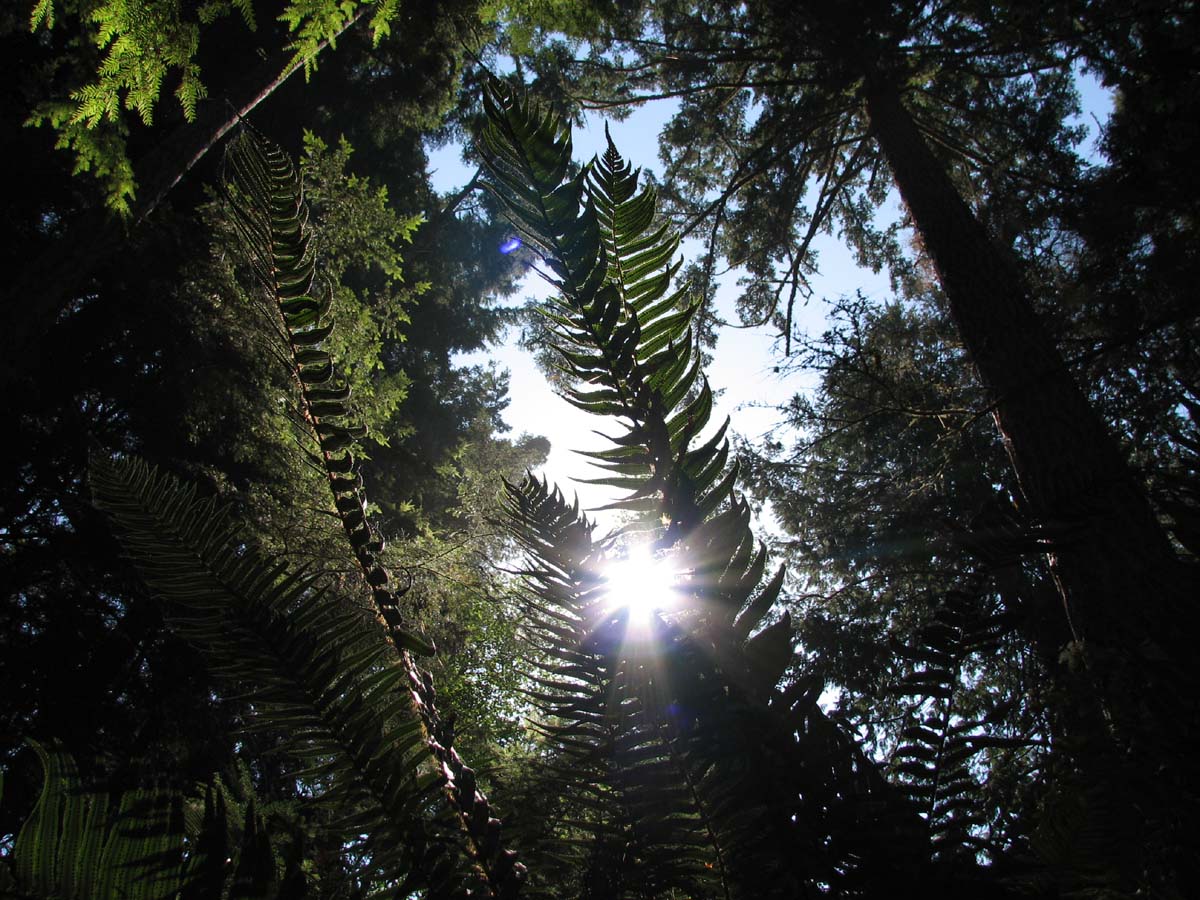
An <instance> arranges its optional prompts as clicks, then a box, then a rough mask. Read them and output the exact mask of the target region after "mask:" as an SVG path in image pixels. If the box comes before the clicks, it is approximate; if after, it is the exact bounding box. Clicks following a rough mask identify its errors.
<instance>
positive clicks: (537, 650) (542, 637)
mask: <svg viewBox="0 0 1200 900" xmlns="http://www.w3.org/2000/svg"><path fill="white" fill-rule="evenodd" d="M507 508H508V513H509V517H510V519H511V521H512V523H513V532H514V535H515V536H516V537H517V540H518V541H519V543H521V544H522V545H523V546H524V547H525V549H526V550H527V552H528V557H527V558H528V562H529V567H528V568H527V569H526V570H525V571H524V574H525V576H526V578H527V580H528V582H529V585H530V590H531V595H532V596H530V597H529V598H528V599H527V604H526V613H527V626H526V627H527V629H528V631H529V633H530V644H531V648H532V651H533V656H534V659H535V663H534V667H535V671H534V674H533V676H532V678H531V686H530V688H529V689H528V690H527V695H528V696H529V698H530V700H531V701H532V702H533V703H534V705H535V706H536V707H537V709H538V710H539V713H540V715H539V718H538V721H537V723H536V725H535V728H536V730H537V731H538V732H539V733H540V734H541V735H542V736H543V737H544V738H546V740H547V741H548V742H549V744H550V745H551V747H552V748H553V753H552V755H551V756H550V757H549V759H548V760H547V761H545V762H544V763H543V766H544V769H545V772H546V776H547V781H548V782H549V783H550V784H552V785H554V786H555V787H556V789H557V791H558V792H559V794H560V795H561V796H562V797H563V798H564V799H566V800H567V801H568V805H569V806H570V807H571V808H573V809H574V810H575V813H574V815H573V817H572V818H570V819H569V820H567V821H563V822H561V823H559V827H558V828H557V830H556V831H557V834H556V839H554V840H551V841H550V842H549V843H551V844H552V845H553V846H552V847H549V848H542V851H543V854H544V855H545V856H550V855H556V856H557V857H558V858H559V859H570V860H571V861H572V863H573V865H574V868H575V869H576V870H577V871H578V872H580V873H581V874H580V876H579V877H580V880H581V882H583V885H582V889H586V891H588V892H589V893H588V894H587V895H589V896H624V895H627V894H638V895H643V896H657V895H660V894H663V893H665V892H667V891H670V890H672V889H677V890H682V891H686V892H687V894H688V895H689V896H714V897H729V896H731V894H730V891H731V890H732V886H731V884H730V881H729V879H730V873H729V871H728V869H729V861H728V858H727V857H728V849H727V847H726V846H725V844H724V842H723V838H724V836H723V835H722V834H721V831H720V828H719V827H718V825H717V824H716V820H717V819H719V818H720V816H719V812H718V810H716V809H715V804H714V802H713V798H712V797H710V796H709V795H708V791H707V785H705V786H702V785H701V784H700V782H702V781H703V778H704V776H703V772H702V771H701V770H700V769H701V767H700V765H699V764H698V763H697V761H696V760H695V759H694V758H693V757H694V756H695V754H693V753H692V752H691V751H690V749H689V748H688V747H687V746H686V740H685V739H684V737H683V732H684V730H685V729H684V728H683V727H682V723H683V720H684V718H686V719H687V729H686V730H694V729H695V723H696V720H697V718H698V717H697V716H696V715H695V712H694V711H693V707H694V706H696V705H697V700H696V698H694V697H692V698H690V699H689V700H688V702H687V710H688V711H687V712H685V708H684V706H682V705H680V703H679V702H676V700H675V699H673V698H674V697H675V696H676V695H675V694H674V693H672V696H671V697H667V696H665V692H668V691H675V692H677V691H678V690H679V688H680V687H681V686H682V685H683V684H684V683H685V682H687V681H694V678H693V673H694V668H695V667H694V666H693V667H684V668H685V669H687V672H686V676H685V677H681V675H684V673H683V672H682V671H681V672H674V671H671V670H672V669H674V668H679V667H678V666H677V665H676V666H673V665H672V652H671V651H670V650H667V649H666V648H668V647H669V646H670V645H671V643H672V641H673V640H676V641H680V642H684V641H685V639H684V636H683V635H682V634H681V633H678V632H677V631H675V630H673V629H671V628H669V626H667V625H666V623H663V622H661V621H658V622H656V623H655V624H653V625H652V626H651V630H650V631H647V632H645V633H638V632H636V631H631V630H630V629H629V627H628V610H627V609H620V608H614V607H613V605H612V598H611V597H610V596H609V593H608V586H607V584H606V583H605V580H604V577H603V574H602V571H603V564H604V562H605V558H604V554H603V550H602V547H601V545H599V544H597V543H595V542H593V540H592V527H591V525H590V523H589V522H588V521H587V519H586V518H585V517H583V516H581V515H580V513H579V509H578V506H568V505H567V504H566V502H565V501H564V499H563V497H562V494H561V492H559V491H558V490H551V489H550V488H549V486H548V485H547V484H546V483H545V482H544V481H539V480H537V479H536V478H533V477H532V476H529V477H527V478H526V479H525V481H524V482H523V483H522V484H521V485H519V486H516V485H511V484H510V485H508V504H507ZM675 655H676V656H678V655H679V654H678V653H676V654H675ZM712 684H713V686H714V687H718V683H717V681H716V680H713V681H712ZM710 701H711V698H707V699H706V704H708V703H709V702H710ZM670 709H675V710H676V711H677V712H676V714H675V715H674V716H672V715H671V714H670V713H669V712H668V713H666V714H665V715H664V711H667V710H670ZM580 834H585V835H588V836H589V837H590V842H589V843H587V844H586V845H582V846H581V845H580V843H579V840H578V836H579V835H580ZM533 887H534V888H536V887H537V882H536V881H535V882H534V885H533Z"/></svg>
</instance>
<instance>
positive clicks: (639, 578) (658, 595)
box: [605, 544, 678, 627]
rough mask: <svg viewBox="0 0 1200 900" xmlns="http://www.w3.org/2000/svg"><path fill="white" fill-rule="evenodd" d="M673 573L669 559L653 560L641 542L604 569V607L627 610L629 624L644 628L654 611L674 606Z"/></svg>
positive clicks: (674, 576) (675, 597)
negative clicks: (606, 583)
mask: <svg viewBox="0 0 1200 900" xmlns="http://www.w3.org/2000/svg"><path fill="white" fill-rule="evenodd" d="M677 576H678V573H677V572H675V570H674V569H673V568H672V567H671V564H670V561H669V560H666V559H656V558H655V557H654V556H653V555H652V554H651V553H650V550H649V548H648V547H646V546H645V545H644V544H635V545H634V546H632V547H630V548H629V549H628V550H627V551H626V554H625V557H624V558H622V559H618V560H614V561H613V562H612V563H610V564H609V566H608V568H607V569H606V570H605V578H606V580H607V582H608V590H607V591H606V597H607V602H608V608H609V609H610V610H617V609H621V608H626V609H628V610H629V624H630V625H633V626H639V627H645V626H647V625H649V624H650V621H651V619H652V618H653V616H654V613H655V612H656V611H660V610H666V609H670V608H671V607H672V606H674V605H675V603H676V600H677V593H676V590H675V581H676V578H677Z"/></svg>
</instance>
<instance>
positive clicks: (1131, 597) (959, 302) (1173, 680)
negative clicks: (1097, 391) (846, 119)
mask: <svg viewBox="0 0 1200 900" xmlns="http://www.w3.org/2000/svg"><path fill="white" fill-rule="evenodd" d="M863 98H864V100H865V103H866V110H867V115H868V117H869V119H870V123H871V130H872V133H873V135H874V137H875V139H876V141H877V142H878V144H879V146H880V148H881V150H882V151H883V153H884V155H885V156H886V158H887V160H888V163H889V165H890V166H891V169H892V174H893V176H894V178H895V182H896V185H897V187H898V188H899V190H900V194H901V196H902V197H903V198H904V202H905V204H906V205H907V207H908V210H909V212H910V214H911V216H912V220H913V224H914V225H915V227H916V229H917V231H918V232H919V233H920V236H921V239H922V242H923V244H924V247H925V250H926V252H927V253H928V254H929V256H930V258H931V260H932V262H933V264H934V267H935V268H936V270H937V273H938V277H939V279H940V281H941V285H942V289H943V291H944V292H945V294H946V297H947V300H948V301H949V304H950V311H951V315H952V317H953V319H954V321H955V323H956V325H957V328H958V331H959V334H960V336H961V338H962V341H963V344H964V345H965V346H966V349H967V351H968V353H969V354H970V357H971V359H972V360H973V362H974V364H975V366H976V368H977V369H978V371H979V375H980V377H981V379H982V381H983V384H984V385H985V387H986V389H987V391H988V395H989V398H990V400H991V401H992V403H993V417H994V419H995V422H996V426H997V428H998V429H999V432H1000V436H1001V438H1002V440H1003V442H1004V447H1005V450H1006V451H1007V454H1008V457H1009V459H1010V461H1011V463H1012V466H1013V469H1014V471H1015V473H1016V476H1017V480H1018V483H1019V486H1020V491H1021V494H1022V495H1023V497H1022V499H1023V502H1024V505H1025V513H1026V515H1027V516H1028V518H1029V519H1031V520H1032V521H1033V522H1034V523H1036V524H1037V525H1039V526H1040V527H1041V528H1042V529H1043V530H1044V533H1045V534H1046V536H1047V539H1048V541H1047V543H1048V547H1047V555H1048V558H1049V564H1050V570H1051V572H1052V574H1053V577H1054V580H1055V582H1056V583H1057V586H1058V590H1059V594H1060V595H1061V597H1062V600H1063V604H1064V608H1065V611H1066V615H1067V619H1068V623H1069V626H1070V632H1071V634H1072V635H1073V637H1074V639H1075V649H1076V651H1078V652H1073V653H1071V654H1070V659H1071V660H1072V661H1073V662H1074V663H1075V664H1077V665H1078V666H1079V668H1078V669H1077V670H1076V671H1075V672H1074V674H1071V673H1069V672H1065V671H1064V672H1061V673H1060V674H1059V677H1060V679H1062V684H1064V685H1074V688H1073V689H1068V692H1067V695H1066V696H1064V697H1063V699H1062V702H1060V704H1059V706H1060V707H1061V709H1060V710H1059V713H1060V716H1061V718H1062V719H1063V721H1064V723H1065V724H1066V727H1067V730H1068V734H1069V737H1068V744H1069V745H1073V746H1074V750H1073V755H1074V756H1075V758H1076V761H1077V763H1078V764H1079V765H1080V772H1081V775H1082V777H1083V780H1084V784H1085V785H1088V786H1089V789H1092V790H1096V791H1098V792H1099V793H1100V794H1101V795H1103V796H1106V798H1107V800H1108V801H1109V804H1108V806H1107V807H1106V808H1105V809H1104V811H1102V812H1101V811H1096V812H1094V813H1093V815H1098V816H1099V817H1100V818H1101V819H1103V820H1105V824H1104V825H1103V826H1102V827H1103V828H1104V829H1105V830H1106V831H1108V832H1109V833H1111V834H1114V835H1117V834H1120V835H1129V836H1131V837H1130V839H1127V840H1123V841H1117V842H1116V843H1117V844H1125V845H1129V844H1132V845H1133V846H1123V847H1122V848H1121V850H1120V851H1114V852H1113V857H1114V858H1112V859H1111V860H1109V861H1108V864H1109V865H1110V866H1111V867H1112V871H1114V872H1117V873H1119V874H1118V875H1117V876H1116V877H1117V878H1118V880H1119V882H1121V883H1122V886H1123V887H1124V888H1125V889H1127V890H1133V889H1135V888H1136V887H1137V886H1138V885H1139V884H1140V885H1142V886H1144V885H1145V884H1147V883H1150V884H1155V885H1157V886H1159V887H1161V886H1163V885H1171V884H1172V883H1174V889H1176V890H1178V889H1179V888H1180V887H1181V885H1182V882H1183V881H1184V880H1186V879H1187V876H1186V875H1185V874H1183V873H1186V872H1187V871H1188V869H1189V867H1191V866H1192V863H1190V862H1188V861H1185V860H1182V859H1181V858H1180V857H1179V855H1178V850H1179V848H1181V847H1183V846H1184V845H1185V841H1184V840H1183V839H1182V837H1181V830H1180V825H1179V823H1180V822H1182V821H1187V820H1188V818H1189V816H1191V815H1192V814H1194V813H1196V812H1197V809H1196V807H1197V803H1196V799H1197V793H1198V792H1197V790H1196V783H1195V778H1194V777H1193V776H1192V774H1191V771H1192V767H1193V766H1194V762H1193V761H1192V760H1191V754H1192V751H1193V750H1194V749H1195V748H1196V747H1197V744H1198V743H1200V734H1198V729H1197V727H1196V717H1197V703H1196V696H1197V692H1196V688H1197V687H1198V685H1200V679H1197V677H1196V671H1197V666H1196V663H1195V662H1194V659H1195V650H1194V646H1193V645H1194V642H1195V634H1194V628H1193V626H1194V623H1195V622H1196V619H1197V615H1196V611H1195V608H1196V603H1197V598H1198V597H1200V582H1198V580H1197V577H1196V573H1195V571H1194V570H1193V569H1191V568H1190V567H1187V566H1185V565H1184V564H1183V563H1181V562H1180V561H1179V559H1178V558H1177V557H1176V555H1175V553H1174V550H1173V548H1172V546H1171V544H1170V542H1169V539H1168V538H1167V535H1166V532H1165V531H1164V529H1163V528H1162V527H1161V526H1160V524H1159V522H1158V521H1157V519H1156V517H1155V515H1154V511H1153V509H1152V508H1151V506H1150V502H1149V500H1148V498H1147V496H1146V494H1145V492H1144V490H1143V488H1142V486H1141V485H1140V484H1139V483H1138V480H1137V478H1136V476H1135V475H1134V474H1133V472H1132V470H1131V469H1130V468H1129V466H1128V465H1127V464H1126V462H1125V460H1124V458H1123V457H1122V455H1121V453H1120V451H1119V449H1118V446H1117V443H1116V441H1115V440H1114V438H1113V436H1112V435H1110V434H1109V432H1108V429H1107V428H1106V427H1105V425H1104V423H1103V422H1102V421H1101V419H1100V417H1099V416H1098V415H1097V413H1096V411H1095V410H1094V409H1093V408H1092V406H1091V404H1090V403H1089V402H1088V399H1087V397H1086V396H1085V394H1084V393H1083V391H1082V390H1081V389H1080V388H1079V386H1078V385H1077V384H1076V383H1075V380H1074V378H1073V377H1072V376H1071V373H1070V372H1069V371H1068V369H1067V367H1066V364H1065V363H1064V361H1063V359H1062V356H1061V355H1060V354H1059V352H1058V349H1057V348H1056V347H1055V345H1054V343H1053V341H1052V340H1051V339H1050V336H1049V335H1048V333H1047V331H1046V329H1045V327H1044V326H1043V325H1042V322H1041V321H1040V320H1039V318H1038V315H1037V313H1036V311H1035V310H1034V306H1033V303H1032V300H1031V294H1030V290H1029V288H1028V286H1027V285H1026V284H1025V282H1024V279H1023V278H1022V277H1021V275H1020V272H1019V270H1018V269H1017V266H1016V261H1015V259H1013V257H1012V256H1011V255H1010V253H1009V252H1008V251H1007V250H1006V249H1005V248H1002V247H1000V246H999V245H997V244H995V243H993V241H992V240H991V239H990V237H989V235H988V234H987V231H986V229H985V228H984V227H983V225H982V224H981V223H980V222H979V221H978V219H976V218H975V216H974V215H973V214H972V212H971V210H970V209H969V208H968V206H967V205H966V203H965V202H964V201H963V199H962V197H961V195H960V194H959V193H958V191H957V190H956V189H955V187H954V185H953V183H952V182H951V181H950V179H949V177H948V176H947V174H946V171H945V169H944V168H943V167H942V165H941V164H940V163H939V162H938V160H937V158H936V157H935V156H934V155H933V153H932V152H931V151H930V149H929V146H928V144H926V142H925V140H924V138H923V137H922V136H921V134H920V131H919V130H918V128H917V126H916V123H915V122H914V121H913V118H912V116H911V115H910V114H909V112H908V111H907V110H906V109H905V108H904V106H903V104H902V102H901V100H900V96H899V93H898V91H897V89H896V87H895V85H894V82H892V81H888V80H885V79H884V78H868V80H867V82H866V85H865V87H864V88H863ZM1080 691H1082V692H1083V693H1080ZM1093 692H1094V693H1093ZM1097 702H1098V703H1099V707H1097V706H1095V703H1097ZM1108 738H1111V739H1113V740H1114V743H1113V744H1112V745H1110V747H1109V749H1105V748H1103V747H1101V746H1097V745H1096V742H1097V739H1099V741H1100V742H1101V743H1103V744H1107V743H1108V740H1107V739H1108ZM1143 854H1144V855H1143ZM1117 857H1119V858H1117ZM1146 879H1149V882H1147V881H1146Z"/></svg>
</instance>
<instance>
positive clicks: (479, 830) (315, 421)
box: [225, 129, 525, 897]
mask: <svg viewBox="0 0 1200 900" xmlns="http://www.w3.org/2000/svg"><path fill="white" fill-rule="evenodd" d="M225 185H226V190H227V194H228V196H229V198H230V201H231V205H232V207H233V210H234V218H235V221H236V223H237V227H238V229H239V232H240V233H241V236H242V239H243V243H244V245H245V247H246V248H247V249H248V251H249V253H250V259H251V266H252V269H253V271H254V272H255V273H256V275H257V277H258V279H259V282H260V284H261V286H262V288H263V290H264V292H265V295H266V299H267V301H268V303H269V305H270V307H271V309H272V311H273V313H274V314H275V315H276V317H277V323H278V331H279V334H280V336H281V338H282V343H283V345H284V347H285V349H286V353H287V355H288V359H289V360H290V366H291V371H292V376H293V379H294V381H295V384H296V386H297V394H298V397H299V402H300V412H301V417H302V419H303V420H304V421H305V422H306V424H307V426H308V428H309V430H310V433H311V436H312V439H313V442H314V447H315V448H316V451H315V453H314V458H315V460H316V462H317V463H318V464H319V465H320V467H321V468H322V469H323V470H324V472H325V474H326V477H327V479H328V483H329V489H330V492H331V495H332V500H333V510H334V513H335V514H336V516H337V517H338V519H339V521H340V522H341V524H342V529H343V531H344V532H345V535H346V539H347V541H348V543H349V546H350V549H351V551H352V552H353V554H354V557H355V560H356V561H357V562H358V565H359V569H360V571H361V573H362V576H363V580H364V581H365V583H366V584H367V585H368V586H369V589H370V592H371V598H372V601H373V603H374V606H375V610H376V612H377V614H378V619H379V621H380V623H381V625H382V626H383V627H384V628H385V629H386V631H387V634H388V636H389V637H390V639H391V641H392V643H393V645H394V647H395V648H396V650H397V652H398V653H399V656H400V660H401V664H402V666H403V667H404V669H405V671H406V677H407V684H408V689H409V690H410V691H411V692H412V698H413V703H414V708H415V709H416V711H417V712H418V714H419V716H420V718H421V724H422V727H423V729H424V733H425V743H426V747H427V748H428V750H429V751H430V752H431V753H432V754H433V756H434V757H435V759H436V762H437V768H438V770H439V771H440V773H441V777H442V778H443V795H444V796H445V797H446V799H447V800H448V802H449V803H450V805H451V807H453V808H454V809H455V811H456V812H457V822H458V826H459V828H460V830H461V831H462V833H463V834H464V836H465V837H466V839H467V841H468V843H469V845H470V852H471V855H472V857H473V859H474V861H475V863H476V864H477V865H478V866H479V867H480V869H481V870H482V871H483V873H484V874H485V875H486V879H487V883H488V885H489V888H490V890H491V891H492V892H493V893H494V895H495V896H497V897H508V896H512V895H514V894H515V893H516V892H517V890H519V888H520V885H521V883H522V882H523V880H524V877H525V868H524V866H523V865H521V864H520V863H518V862H517V861H516V856H515V854H514V853H513V852H512V851H509V850H506V849H504V848H503V847H501V846H500V843H499V827H500V826H499V820H498V819H497V818H496V817H495V816H493V815H492V810H491V806H490V804H489V802H488V799H487V797H486V796H485V795H484V794H483V792H482V791H480V790H479V789H478V787H477V784H476V777H475V772H474V771H473V770H472V769H471V768H470V767H469V766H467V765H466V763H465V762H464V761H463V760H462V758H461V757H460V756H459V754H458V752H457V750H456V749H455V748H454V747H453V746H452V745H451V741H450V735H449V732H448V730H447V729H445V728H444V727H443V726H442V720H441V718H440V716H439V714H438V709H437V704H436V697H435V691H434V686H433V682H432V680H431V679H430V678H429V675H428V673H426V672H422V671H421V670H420V669H419V668H417V666H416V665H415V663H414V662H413V660H412V659H411V656H410V654H413V653H415V654H418V655H428V654H431V653H433V652H434V650H435V648H434V647H433V645H432V644H431V643H430V642H429V641H427V640H426V639H425V638H424V637H422V636H421V635H418V634H416V633H415V632H414V631H412V630H411V629H410V628H408V627H406V624H405V622H404V619H403V616H402V615H401V612H400V605H399V599H400V597H401V596H402V595H403V593H404V590H399V591H398V590H395V589H394V588H392V587H391V583H392V577H391V575H390V574H389V573H388V572H387V570H386V569H385V568H384V566H383V565H382V564H381V563H380V560H379V556H380V554H381V553H382V552H383V546H384V543H383V539H382V537H381V536H380V535H379V534H378V533H377V532H376V531H375V529H374V528H373V526H372V525H371V523H370V521H369V519H368V518H367V513H366V508H367V503H366V494H365V492H364V491H363V484H362V477H361V475H360V474H359V472H358V468H357V463H356V462H355V459H354V456H353V453H352V450H353V448H354V446H355V443H356V441H358V440H359V439H360V438H362V437H363V436H365V434H366V430H365V428H363V427H361V426H359V425H357V424H354V423H353V422H352V420H351V419H352V417H351V410H350V407H349V405H348V401H349V399H350V391H349V389H348V388H346V387H345V386H344V385H340V384H338V383H337V382H336V380H334V378H333V373H334V361H333V358H332V356H331V355H330V354H329V352H328V351H326V350H324V349H322V345H323V344H324V342H325V340H326V338H328V337H329V335H330V334H331V332H332V329H333V327H334V325H333V322H332V319H331V317H330V315H329V306H330V298H331V296H332V290H331V289H330V288H328V287H327V288H326V289H325V291H324V292H323V293H322V294H320V295H318V296H314V295H313V286H314V283H315V279H316V262H315V258H314V253H313V249H312V246H311V237H310V233H309V227H308V208H307V205H306V204H305V202H304V193H303V189H302V185H301V181H300V176H299V173H298V172H297V170H296V167H295V166H294V165H293V163H292V161H291V159H290V158H289V157H288V156H287V154H286V153H284V152H283V151H282V150H281V149H280V148H279V147H278V146H276V145H275V144H273V143H271V142H270V141H267V140H266V139H265V138H263V137H262V136H261V135H258V134H257V133H255V132H253V131H252V130H250V129H244V130H243V132H242V134H241V135H240V136H239V138H238V139H237V140H236V141H235V142H234V143H233V144H232V145H231V147H230V149H229V151H228V152H227V154H226V178H225Z"/></svg>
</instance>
